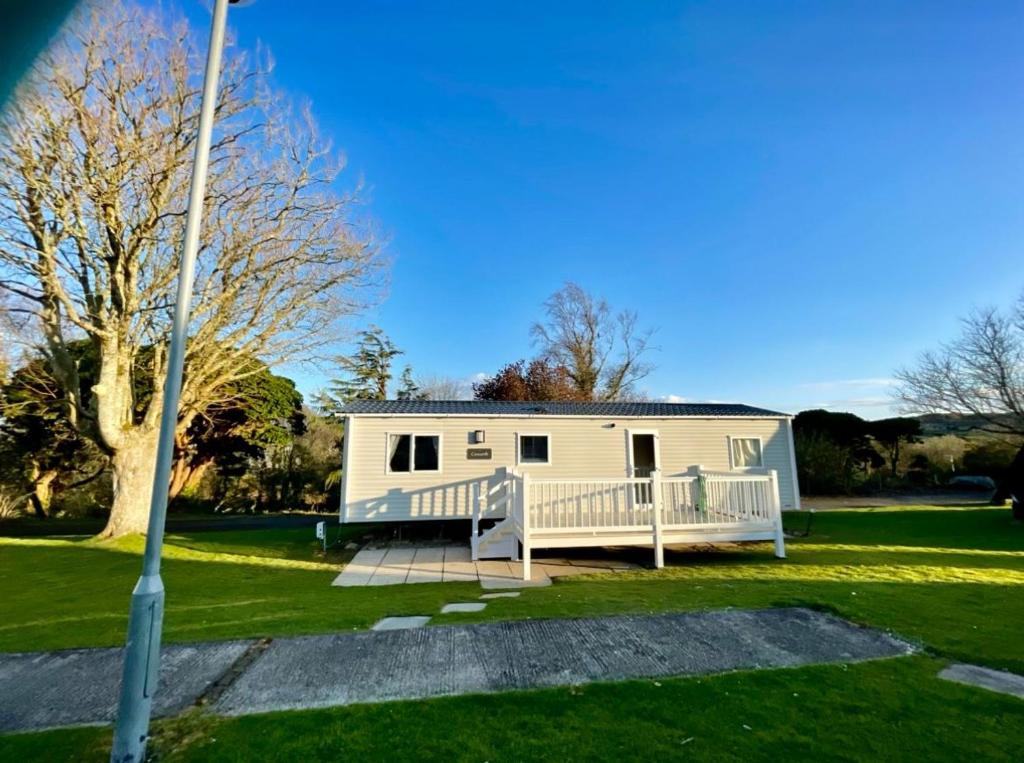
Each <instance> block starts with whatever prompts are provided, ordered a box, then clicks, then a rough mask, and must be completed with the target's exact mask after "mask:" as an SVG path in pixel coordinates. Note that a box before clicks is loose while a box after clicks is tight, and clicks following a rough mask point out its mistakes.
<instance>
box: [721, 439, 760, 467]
mask: <svg viewBox="0 0 1024 763" xmlns="http://www.w3.org/2000/svg"><path fill="white" fill-rule="evenodd" d="M729 458H730V460H731V461H732V468H733V469H760V468H761V467H763V466H764V457H763V455H762V453H761V438H760V437H730V438H729Z"/></svg>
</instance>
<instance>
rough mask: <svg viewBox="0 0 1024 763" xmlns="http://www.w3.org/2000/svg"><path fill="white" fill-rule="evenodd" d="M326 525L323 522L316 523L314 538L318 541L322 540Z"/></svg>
mask: <svg viewBox="0 0 1024 763" xmlns="http://www.w3.org/2000/svg"><path fill="white" fill-rule="evenodd" d="M326 527H327V524H326V523H325V522H317V523H316V537H317V538H318V539H319V540H323V538H324V534H325V530H326Z"/></svg>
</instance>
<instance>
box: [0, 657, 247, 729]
mask: <svg viewBox="0 0 1024 763" xmlns="http://www.w3.org/2000/svg"><path fill="white" fill-rule="evenodd" d="M255 643H256V642H255V641H217V642H210V643H203V644H174V645H171V646H168V647H166V648H165V649H164V650H163V653H162V659H161V661H160V690H159V691H158V692H157V694H156V697H155V698H154V701H153V705H154V707H153V712H154V714H155V715H156V716H157V717H162V716H166V715H175V714H177V713H180V712H181V711H182V710H185V709H186V708H188V707H191V706H192V705H194V704H195V702H196V700H197V699H198V698H199V696H200V695H201V694H202V693H203V692H205V691H207V690H208V689H209V688H210V687H211V686H212V685H213V684H214V682H215V681H217V680H218V679H219V678H220V677H221V676H224V675H225V674H226V673H228V671H229V670H230V668H231V666H232V665H234V664H235V662H236V660H239V659H240V658H241V657H242V656H243V655H244V654H245V652H246V650H247V649H248V648H249V647H250V646H251V645H254V644H255ZM122 659H123V657H122V650H121V649H68V650H64V651H60V652H30V653H21V654H0V731H22V730H26V729H43V728H50V727H55V726H80V725H85V724H97V723H110V722H112V721H113V720H114V716H115V715H116V712H117V696H118V691H119V689H120V685H121V663H122Z"/></svg>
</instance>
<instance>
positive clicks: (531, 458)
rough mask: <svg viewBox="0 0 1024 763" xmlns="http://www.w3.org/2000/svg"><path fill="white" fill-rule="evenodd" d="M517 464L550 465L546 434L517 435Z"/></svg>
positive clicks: (548, 443)
mask: <svg viewBox="0 0 1024 763" xmlns="http://www.w3.org/2000/svg"><path fill="white" fill-rule="evenodd" d="M519 463H521V464H550V463H551V449H550V442H549V437H548V435H546V434H521V435H519Z"/></svg>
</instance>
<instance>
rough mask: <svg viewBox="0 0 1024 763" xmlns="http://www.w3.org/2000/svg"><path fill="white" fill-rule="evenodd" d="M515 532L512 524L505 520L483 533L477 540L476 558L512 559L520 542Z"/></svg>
mask: <svg viewBox="0 0 1024 763" xmlns="http://www.w3.org/2000/svg"><path fill="white" fill-rule="evenodd" d="M513 530H514V528H513V526H512V523H511V522H510V521H509V520H507V519H504V520H502V521H501V522H498V523H497V524H496V525H494V527H492V528H490V529H489V530H486V531H485V532H483V533H482V534H481V535H480V537H479V538H477V539H476V558H477V559H512V558H513V557H514V554H515V551H516V543H517V542H518V541H517V539H516V535H515V532H514V531H513Z"/></svg>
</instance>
